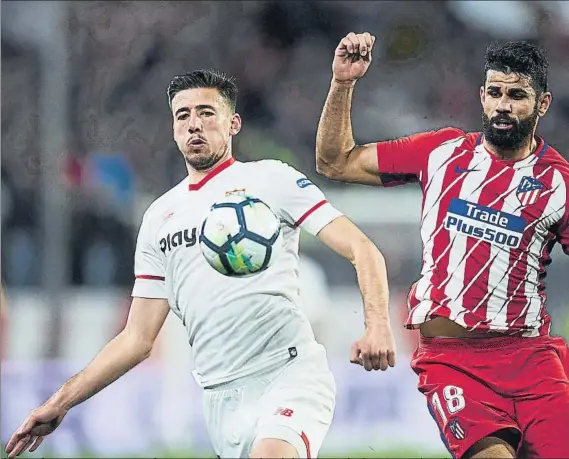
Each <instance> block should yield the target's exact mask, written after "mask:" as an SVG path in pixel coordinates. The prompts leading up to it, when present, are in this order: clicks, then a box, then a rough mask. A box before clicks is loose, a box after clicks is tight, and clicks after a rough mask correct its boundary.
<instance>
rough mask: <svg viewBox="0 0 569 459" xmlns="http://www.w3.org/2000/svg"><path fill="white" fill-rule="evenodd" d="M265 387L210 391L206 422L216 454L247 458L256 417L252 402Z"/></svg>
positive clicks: (205, 403)
mask: <svg viewBox="0 0 569 459" xmlns="http://www.w3.org/2000/svg"><path fill="white" fill-rule="evenodd" d="M252 392H257V399H258V398H260V397H261V395H262V388H257V387H255V386H254V387H247V386H246V385H243V386H238V387H232V388H228V389H223V388H220V389H206V390H204V397H203V412H204V420H205V424H206V427H207V431H208V434H209V438H210V441H211V443H212V446H213V449H214V451H215V454H216V455H217V456H218V457H221V458H230V457H247V456H248V453H249V450H248V448H249V445H250V439H251V438H252V435H253V432H254V431H255V425H256V421H257V419H256V417H255V411H254V408H255V407H254V403H251V402H250V401H249V400H248V399H251V398H252V397H253V396H254V395H255V394H252Z"/></svg>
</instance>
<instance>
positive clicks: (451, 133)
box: [409, 126, 480, 150]
mask: <svg viewBox="0 0 569 459" xmlns="http://www.w3.org/2000/svg"><path fill="white" fill-rule="evenodd" d="M479 135H480V133H478V132H468V133H467V132H465V131H463V130H462V129H460V128H457V127H452V126H446V127H442V128H439V129H433V130H431V131H424V132H419V133H417V134H413V135H411V136H410V137H409V139H410V140H413V141H415V142H421V143H422V144H424V146H429V147H430V148H431V149H432V150H434V149H436V148H438V147H440V146H442V145H448V144H450V143H457V144H468V145H469V146H471V147H475V146H476V141H477V138H478V137H479ZM465 146H466V145H465Z"/></svg>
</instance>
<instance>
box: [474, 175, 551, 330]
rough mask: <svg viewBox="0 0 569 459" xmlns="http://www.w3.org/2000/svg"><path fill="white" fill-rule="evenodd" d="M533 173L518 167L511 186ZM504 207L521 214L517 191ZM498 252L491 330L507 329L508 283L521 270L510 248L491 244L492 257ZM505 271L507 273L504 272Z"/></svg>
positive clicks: (492, 283)
mask: <svg viewBox="0 0 569 459" xmlns="http://www.w3.org/2000/svg"><path fill="white" fill-rule="evenodd" d="M547 170H548V169H546V170H544V171H543V172H542V173H541V174H540V175H539V176H538V177H537V178H539V177H541V176H543V175H544V174H545V173H546V172H547ZM527 175H532V176H533V170H532V169H530V168H527V167H522V168H517V169H516V171H515V173H514V176H513V178H512V181H511V183H510V188H512V186H513V187H517V186H518V185H519V183H520V182H521V180H522V178H523V177H525V176H527ZM502 209H503V210H504V211H505V212H508V213H510V214H512V215H517V216H519V215H520V214H521V212H522V210H523V207H522V206H520V201H519V199H518V198H517V195H516V193H510V194H509V195H507V196H506V197H505V198H504V205H503V207H502ZM495 254H497V255H498V256H497V257H496V260H495V261H494V263H493V264H492V266H491V267H490V276H489V279H488V294H489V298H488V304H487V308H486V319H487V320H489V328H490V329H491V330H507V329H508V323H507V319H508V317H507V314H508V305H509V299H508V283H509V281H510V275H511V273H512V271H513V270H514V269H516V270H519V269H520V267H521V266H520V264H519V263H518V264H515V263H512V264H511V265H510V250H503V249H502V248H500V247H498V246H495V245H491V257H492V258H493V255H495ZM504 273H505V274H504ZM477 325H478V324H477Z"/></svg>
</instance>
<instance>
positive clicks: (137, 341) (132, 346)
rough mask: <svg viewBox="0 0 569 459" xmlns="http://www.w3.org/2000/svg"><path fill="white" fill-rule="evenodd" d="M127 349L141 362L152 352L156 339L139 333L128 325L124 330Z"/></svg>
mask: <svg viewBox="0 0 569 459" xmlns="http://www.w3.org/2000/svg"><path fill="white" fill-rule="evenodd" d="M121 335H123V339H124V342H125V344H126V346H125V347H126V349H128V352H129V353H130V354H131V355H132V356H133V358H134V359H135V360H137V361H139V362H142V361H144V360H146V359H147V358H148V357H150V355H151V354H152V350H153V349H154V343H155V340H154V339H152V338H150V337H146V336H144V335H143V334H140V333H137V332H136V330H132V329H131V328H129V327H128V326H127V327H126V328H125V329H124V330H123V331H122V333H121Z"/></svg>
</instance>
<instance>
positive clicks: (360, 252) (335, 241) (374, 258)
mask: <svg viewBox="0 0 569 459" xmlns="http://www.w3.org/2000/svg"><path fill="white" fill-rule="evenodd" d="M318 238H319V239H320V240H321V241H322V242H323V243H324V244H326V245H327V246H328V247H330V248H331V249H332V250H334V251H335V252H336V253H338V254H339V255H341V256H343V257H344V258H346V259H347V260H349V261H350V262H351V263H352V264H353V265H354V268H355V269H356V274H357V277H358V284H359V287H360V291H361V294H362V298H363V305H364V306H363V307H364V325H365V332H364V335H363V337H362V338H361V339H359V340H358V341H357V342H356V343H355V344H354V345H353V346H352V354H351V357H350V361H351V362H352V363H356V364H359V365H363V367H364V368H365V369H366V370H368V371H370V370H372V369H374V370H379V369H381V370H386V369H387V368H388V366H394V365H395V341H394V338H393V334H392V331H391V326H390V320H389V288H388V283H387V268H386V266H385V259H384V258H383V255H382V254H381V252H380V251H379V249H378V248H377V247H376V246H375V244H374V243H373V242H372V241H371V240H370V239H369V238H368V237H367V236H366V235H365V234H364V233H363V232H362V231H361V230H360V229H359V228H358V227H357V226H356V225H354V224H353V223H352V222H351V221H350V220H349V219H348V218H347V217H345V216H342V217H338V218H336V219H335V220H333V221H332V222H330V223H329V224H328V225H326V226H325V227H324V228H322V230H320V232H319V233H318Z"/></svg>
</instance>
